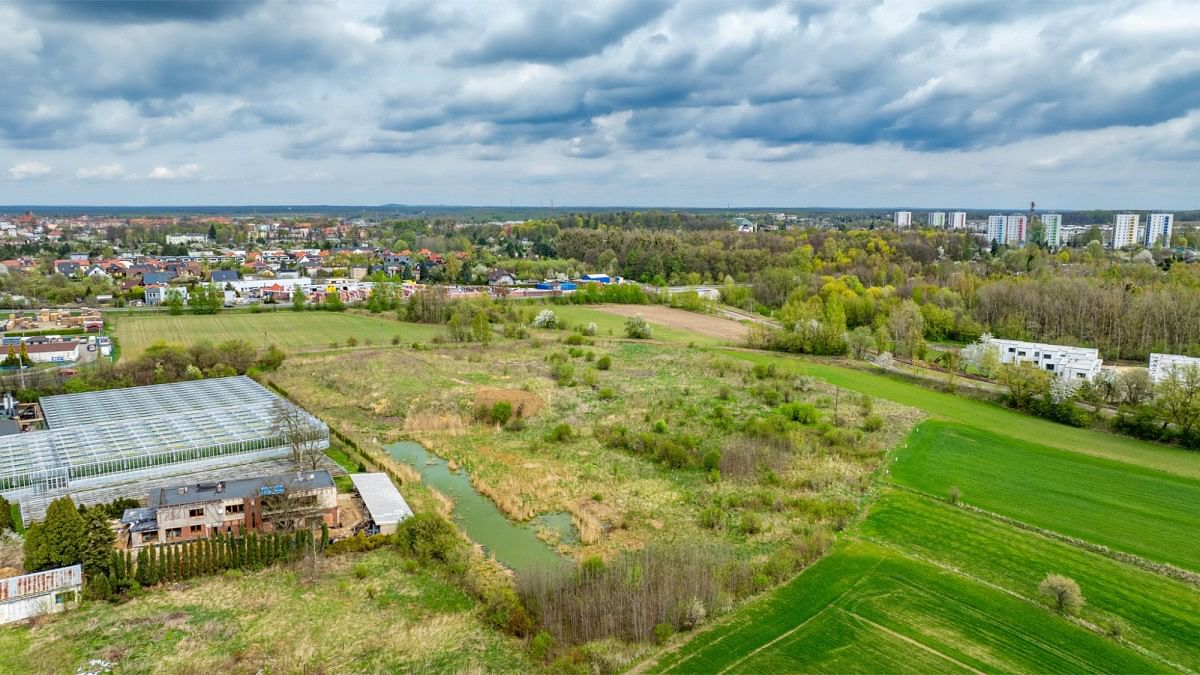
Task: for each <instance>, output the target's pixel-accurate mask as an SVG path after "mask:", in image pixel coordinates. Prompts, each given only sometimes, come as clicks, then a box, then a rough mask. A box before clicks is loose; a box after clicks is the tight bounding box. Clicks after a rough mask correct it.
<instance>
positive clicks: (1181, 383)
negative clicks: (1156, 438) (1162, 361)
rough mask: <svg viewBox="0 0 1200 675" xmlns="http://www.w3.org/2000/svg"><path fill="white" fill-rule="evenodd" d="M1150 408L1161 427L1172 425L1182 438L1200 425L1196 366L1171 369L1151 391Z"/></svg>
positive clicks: (1199, 373) (1199, 370) (1199, 374)
mask: <svg viewBox="0 0 1200 675" xmlns="http://www.w3.org/2000/svg"><path fill="white" fill-rule="evenodd" d="M1154 408H1155V410H1156V411H1157V412H1158V416H1159V418H1160V419H1161V420H1162V424H1163V428H1164V429H1165V428H1166V427H1167V425H1169V424H1174V425H1175V427H1176V428H1177V429H1179V431H1180V432H1181V433H1182V434H1183V435H1184V436H1188V435H1190V434H1191V432H1192V430H1193V429H1196V428H1197V427H1198V426H1200V366H1194V365H1192V366H1175V367H1173V368H1171V370H1170V372H1169V373H1168V374H1167V377H1166V378H1164V379H1163V380H1162V381H1161V382H1159V383H1158V386H1156V387H1155V388H1154Z"/></svg>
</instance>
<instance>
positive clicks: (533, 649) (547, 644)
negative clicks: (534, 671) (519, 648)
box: [529, 631, 554, 663]
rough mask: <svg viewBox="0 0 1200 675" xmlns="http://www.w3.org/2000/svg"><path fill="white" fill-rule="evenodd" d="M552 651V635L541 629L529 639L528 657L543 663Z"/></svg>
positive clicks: (547, 659) (548, 658)
mask: <svg viewBox="0 0 1200 675" xmlns="http://www.w3.org/2000/svg"><path fill="white" fill-rule="evenodd" d="M553 652H554V637H553V636H551V635H550V634H549V633H547V632H546V631H541V632H540V633H538V634H537V635H534V636H533V637H532V638H531V639H530V640H529V658H531V659H533V660H534V661H540V662H542V663H545V662H546V661H549V660H550V655H551V654H552V653H553Z"/></svg>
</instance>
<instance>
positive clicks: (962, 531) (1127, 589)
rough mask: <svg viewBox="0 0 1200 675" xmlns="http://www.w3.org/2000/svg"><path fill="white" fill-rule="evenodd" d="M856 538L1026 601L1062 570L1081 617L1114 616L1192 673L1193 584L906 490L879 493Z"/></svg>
mask: <svg viewBox="0 0 1200 675" xmlns="http://www.w3.org/2000/svg"><path fill="white" fill-rule="evenodd" d="M862 536H863V537H866V538H869V539H870V540H872V541H874V542H877V543H882V544H885V545H887V546H891V547H897V548H900V549H903V550H904V551H906V552H908V553H910V554H912V555H915V556H917V557H920V558H923V559H927V560H936V561H937V562H938V563H939V564H942V565H948V566H951V567H953V568H955V569H958V570H961V571H962V572H963V573H964V574H968V575H970V576H972V577H975V578H978V579H981V580H983V581H986V582H988V583H993V584H998V585H1001V586H1003V587H1004V588H1007V589H1010V590H1012V591H1014V592H1016V593H1019V594H1020V595H1022V596H1025V597H1029V598H1035V597H1037V595H1038V593H1037V585H1038V583H1039V582H1040V581H1041V580H1042V579H1043V578H1045V576H1046V575H1047V574H1063V575H1066V576H1068V577H1071V578H1072V579H1074V580H1075V581H1076V582H1078V583H1079V586H1080V588H1081V589H1082V591H1083V594H1084V597H1085V598H1086V599H1087V604H1086V605H1085V606H1084V608H1083V611H1082V617H1083V618H1085V619H1087V620H1088V621H1091V622H1092V623H1095V624H1097V625H1100V626H1104V625H1107V623H1108V622H1109V621H1110V620H1112V619H1114V618H1116V619H1118V620H1120V621H1121V622H1122V623H1123V624H1124V627H1125V628H1124V630H1123V632H1122V637H1123V638H1124V639H1125V640H1128V641H1130V642H1132V643H1134V644H1137V645H1139V646H1140V647H1142V648H1144V649H1148V650H1150V651H1152V652H1154V653H1155V654H1157V655H1159V656H1160V657H1161V658H1163V659H1164V660H1167V661H1172V662H1175V663H1178V664H1180V665H1182V666H1183V667H1184V668H1187V669H1190V670H1193V671H1195V670H1200V649H1197V645H1200V589H1197V588H1196V587H1194V586H1189V585H1187V584H1184V583H1182V582H1178V581H1175V580H1172V579H1168V578H1165V577H1162V576H1159V575H1157V574H1152V573H1150V572H1146V571H1144V570H1140V569H1138V568H1136V567H1133V566H1131V565H1125V564H1122V563H1119V562H1116V561H1114V560H1112V559H1110V558H1106V557H1104V556H1101V555H1097V554H1094V553H1089V552H1087V551H1084V550H1082V549H1079V548H1075V547H1073V546H1069V545H1066V544H1063V543H1060V542H1056V541H1053V540H1051V539H1047V538H1046V537H1042V536H1040V535H1037V534H1033V533H1031V532H1025V531H1022V530H1017V529H1015V528H1012V527H1009V526H1007V525H1004V524H1003V523H999V522H997V521H994V520H991V519H989V518H985V517H983V516H978V515H974V514H972V513H970V512H968V511H965V510H963V509H957V508H954V507H952V506H950V505H948V504H945V503H940V502H937V501H934V500H931V499H929V498H926V497H921V496H918V495H914V494H910V493H906V492H899V491H888V492H886V493H885V494H884V496H883V498H882V499H881V500H880V501H879V503H877V504H876V505H875V507H874V508H872V510H871V515H870V517H869V518H868V519H867V520H866V522H865V523H864V524H863V527H862Z"/></svg>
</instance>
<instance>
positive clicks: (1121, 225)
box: [1112, 213, 1141, 250]
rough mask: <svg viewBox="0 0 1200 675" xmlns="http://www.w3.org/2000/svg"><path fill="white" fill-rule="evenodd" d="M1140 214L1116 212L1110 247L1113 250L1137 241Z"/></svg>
mask: <svg viewBox="0 0 1200 675" xmlns="http://www.w3.org/2000/svg"><path fill="white" fill-rule="evenodd" d="M1140 218H1141V217H1140V216H1139V215H1138V214H1136V213H1118V214H1117V217H1116V220H1114V221H1113V235H1112V247H1113V250H1117V249H1120V248H1125V247H1126V246H1132V245H1133V244H1136V243H1138V240H1139V237H1138V229H1139V225H1138V222H1139V220H1140Z"/></svg>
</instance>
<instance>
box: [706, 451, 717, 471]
mask: <svg viewBox="0 0 1200 675" xmlns="http://www.w3.org/2000/svg"><path fill="white" fill-rule="evenodd" d="M701 465H702V466H703V467H704V470H705V471H712V470H714V469H720V468H721V451H720V450H709V451H708V452H706V453H704V459H703V460H702V462H701Z"/></svg>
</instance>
